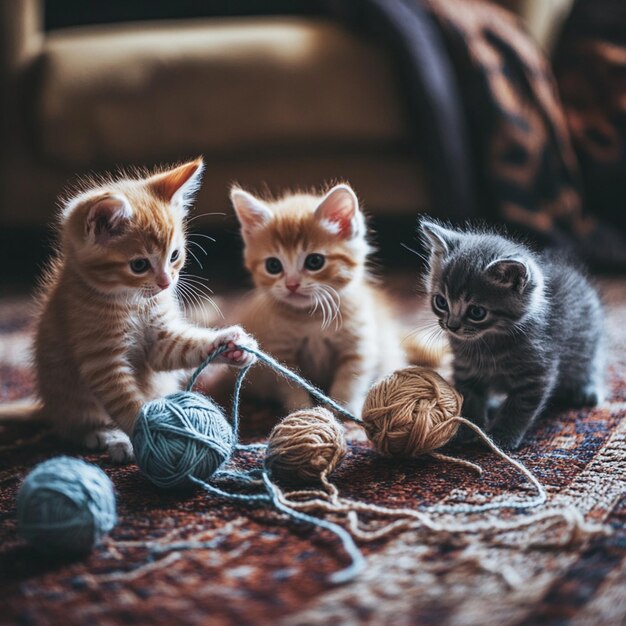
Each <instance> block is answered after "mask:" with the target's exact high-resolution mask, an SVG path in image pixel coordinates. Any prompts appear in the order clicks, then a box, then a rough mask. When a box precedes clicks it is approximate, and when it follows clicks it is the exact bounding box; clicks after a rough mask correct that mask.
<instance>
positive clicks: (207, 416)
mask: <svg viewBox="0 0 626 626" xmlns="http://www.w3.org/2000/svg"><path fill="white" fill-rule="evenodd" d="M132 443H133V448H134V450H135V458H136V459H137V464H138V465H139V467H140V469H141V471H142V472H143V474H144V475H145V476H146V477H147V478H148V479H149V480H150V481H151V482H152V483H154V484H155V485H157V487H166V488H171V487H180V486H183V485H190V484H191V482H190V481H189V479H188V477H189V476H190V475H192V476H194V477H195V478H199V479H200V480H207V479H208V478H210V477H211V476H212V475H213V474H214V473H215V472H216V470H217V469H218V468H219V467H220V466H221V465H222V463H224V461H226V460H227V459H228V458H229V457H230V455H231V454H232V451H233V447H234V445H235V435H234V433H233V429H232V428H231V426H230V424H229V423H228V422H227V421H226V418H225V417H224V413H223V411H222V409H221V408H220V407H219V406H218V405H217V404H216V403H215V402H213V400H211V399H210V398H207V397H206V396H203V395H201V394H199V393H194V392H190V391H180V392H178V393H174V394H171V395H169V396H167V397H165V398H159V399H158V400H153V401H152V402H148V403H147V404H145V405H144V406H143V407H142V409H141V411H140V412H139V415H138V417H137V420H136V422H135V428H134V430H133V436H132Z"/></svg>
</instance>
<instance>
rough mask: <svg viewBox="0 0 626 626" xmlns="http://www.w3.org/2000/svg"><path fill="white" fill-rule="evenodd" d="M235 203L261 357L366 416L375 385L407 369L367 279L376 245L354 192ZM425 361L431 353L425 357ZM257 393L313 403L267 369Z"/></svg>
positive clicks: (245, 317)
mask: <svg viewBox="0 0 626 626" xmlns="http://www.w3.org/2000/svg"><path fill="white" fill-rule="evenodd" d="M231 200H232V204H233V207H234V209H235V212H236V214H237V218H238V219H239V222H240V224H241V232H242V236H243V240H244V244H245V252H244V257H245V264H246V267H247V268H248V270H249V271H250V273H251V274H252V278H253V280H254V284H255V286H256V289H255V292H254V294H253V296H252V297H251V298H250V299H249V301H248V302H247V304H246V305H245V307H244V310H243V311H242V312H241V315H240V317H239V318H238V319H240V321H241V323H242V324H243V325H244V327H245V328H247V329H248V330H249V331H250V332H251V333H252V334H253V335H254V336H255V337H256V339H257V340H258V341H259V344H260V345H261V347H262V349H263V350H266V351H267V352H269V353H271V354H272V355H274V356H275V357H276V358H277V359H278V360H280V361H282V362H283V363H285V364H286V365H287V366H288V367H291V368H295V369H296V370H298V371H300V372H301V373H302V374H303V375H304V376H305V377H307V378H308V379H310V380H311V381H312V382H313V383H315V384H316V385H318V386H319V387H321V388H322V389H324V390H326V391H327V392H329V393H330V395H331V396H332V397H333V398H334V399H335V400H337V401H338V402H340V403H341V404H343V405H344V406H345V407H346V408H347V409H348V410H349V411H351V412H352V413H354V414H355V415H359V414H360V412H361V407H362V405H363V402H364V400H365V396H366V394H367V391H368V389H369V387H370V385H371V383H372V382H373V381H374V380H375V379H377V378H379V377H381V376H384V375H386V374H388V373H390V372H392V371H393V370H395V369H398V368H401V367H404V366H405V365H406V364H407V361H406V356H405V354H404V351H403V349H402V347H401V345H400V336H399V328H398V326H397V325H396V323H395V321H394V319H393V314H392V311H391V308H390V306H389V304H388V301H387V298H386V296H385V294H384V292H383V291H382V289H380V288H379V287H378V286H376V285H375V283H374V282H373V280H372V279H371V277H370V276H369V274H368V271H367V268H366V262H367V257H368V254H369V253H370V252H371V247H370V245H369V243H368V241H367V229H366V225H365V218H364V216H363V213H362V212H361V210H360V208H359V203H358V200H357V197H356V195H355V193H354V191H353V190H352V189H351V188H350V187H349V186H348V185H343V184H342V185H337V186H335V187H333V188H332V189H331V190H330V191H328V193H326V194H325V195H323V196H316V195H311V194H302V193H298V194H293V195H286V196H284V197H283V198H281V199H280V200H277V201H274V202H269V201H263V200H260V199H259V198H256V197H254V196H253V195H251V194H250V193H248V192H246V191H244V190H242V189H239V188H233V189H232V191H231ZM419 357H420V359H421V360H422V361H423V362H427V363H429V364H430V363H432V360H433V359H432V357H431V355H429V354H427V353H426V351H425V350H423V349H422V350H421V351H419ZM251 380H252V383H251V384H252V392H253V393H254V394H255V395H257V396H262V397H263V396H265V397H271V398H274V399H277V400H279V401H281V402H282V403H283V405H284V406H285V408H286V409H287V410H289V411H292V410H296V409H300V408H302V407H307V406H310V405H311V401H310V398H309V395H308V393H307V392H306V391H304V390H302V389H300V388H299V387H296V386H294V385H290V384H289V383H287V382H286V381H284V380H282V379H277V378H276V376H275V375H273V374H272V372H269V371H267V370H266V369H265V368H262V367H260V368H257V370H256V371H254V372H253V375H252V377H251Z"/></svg>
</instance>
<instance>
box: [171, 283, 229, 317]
mask: <svg viewBox="0 0 626 626" xmlns="http://www.w3.org/2000/svg"><path fill="white" fill-rule="evenodd" d="M185 278H187V279H189V277H188V276H186V277H185ZM179 283H180V284H181V285H184V286H185V289H187V290H188V291H189V292H190V293H191V294H193V296H194V298H195V301H197V302H198V307H199V308H202V302H203V301H204V302H207V303H208V304H209V305H210V306H211V307H212V308H213V309H214V311H215V312H216V313H217V314H218V315H219V316H220V317H221V318H222V319H224V313H222V310H221V309H220V307H219V306H218V304H217V302H215V300H214V299H213V298H211V296H209V295H208V294H206V293H204V292H202V291H200V287H204V288H205V289H209V288H208V287H207V286H206V285H204V284H202V283H191V282H187V283H185V282H184V281H179ZM209 291H211V290H210V289H209ZM211 293H213V292H212V291H211Z"/></svg>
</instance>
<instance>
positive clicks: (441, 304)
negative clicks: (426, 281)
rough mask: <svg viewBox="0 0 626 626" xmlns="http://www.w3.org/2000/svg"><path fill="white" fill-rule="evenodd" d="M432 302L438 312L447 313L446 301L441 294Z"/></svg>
mask: <svg viewBox="0 0 626 626" xmlns="http://www.w3.org/2000/svg"><path fill="white" fill-rule="evenodd" d="M433 302H434V304H435V308H437V309H439V310H440V311H447V310H448V302H447V301H446V299H445V298H444V297H443V296H442V295H441V294H439V293H438V294H437V295H436V296H435V297H434V298H433Z"/></svg>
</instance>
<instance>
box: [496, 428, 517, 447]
mask: <svg viewBox="0 0 626 626" xmlns="http://www.w3.org/2000/svg"><path fill="white" fill-rule="evenodd" d="M489 436H490V437H491V439H493V441H494V442H495V444H496V445H497V446H498V447H500V448H503V449H504V450H517V449H518V448H519V447H520V446H521V445H522V441H524V433H522V434H519V433H511V432H508V431H505V430H501V429H494V430H493V431H492V432H491V433H490V434H489Z"/></svg>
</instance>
